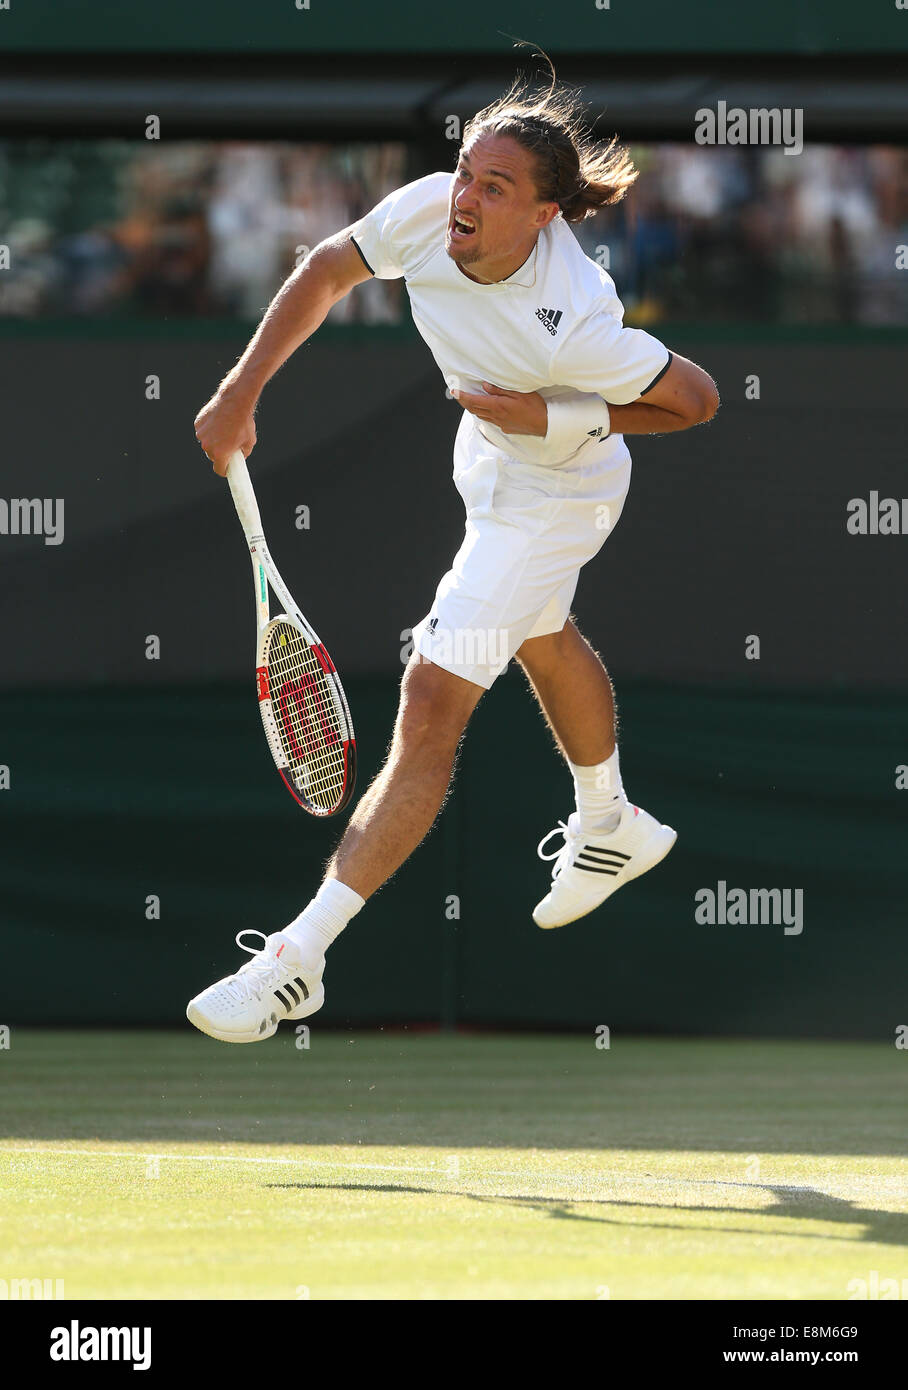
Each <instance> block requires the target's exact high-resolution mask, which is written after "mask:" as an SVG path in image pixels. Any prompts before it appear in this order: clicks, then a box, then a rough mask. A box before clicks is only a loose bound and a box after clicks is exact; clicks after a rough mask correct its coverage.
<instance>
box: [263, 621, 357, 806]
mask: <svg viewBox="0 0 908 1390" xmlns="http://www.w3.org/2000/svg"><path fill="white" fill-rule="evenodd" d="M255 677H256V693H257V695H258V702H259V712H260V714H261V716H262V724H263V726H264V729H265V737H266V739H267V740H268V746H269V748H270V749H271V756H272V757H273V758H274V763H275V766H276V767H277V770H278V772H279V773H280V775H281V778H282V779H283V782H284V785H285V786H286V788H287V790H288V791H289V792H290V795H291V796H292V797H293V799H294V800H295V801H296V802H297V804H298V805H299V806H302V807H303V808H304V810H306V811H309V812H310V813H311V814H312V815H314V816H336V815H337V814H338V812H339V811H342V810H343V809H344V807H345V806H346V805H347V803H348V802H349V800H350V798H351V797H352V795H353V788H354V786H355V784H356V739H355V737H354V734H353V724H352V721H351V719H350V712H349V708H348V706H347V700H346V697H345V695H344V691H343V687H342V686H341V683H340V678H339V677H338V674H337V671H336V670H335V667H334V662H333V661H332V660H331V657H330V656H329V655H328V652H327V650H326V649H325V646H324V644H323V643H322V642H320V641H319V640H318V637H317V636H316V634H315V633H314V632H313V631H312V630H311V629H310V628H309V627H308V626H307V624H306V623H305V622H303V621H302V620H301V618H300V617H299V616H297V615H295V614H290V613H279V614H277V616H276V617H274V618H272V619H271V620H270V621H269V623H268V624H267V626H266V627H265V628H264V629H263V631H262V632H261V634H260V636H259V645H258V660H257V662H256V673H255Z"/></svg>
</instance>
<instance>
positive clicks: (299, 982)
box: [293, 975, 309, 999]
mask: <svg viewBox="0 0 908 1390" xmlns="http://www.w3.org/2000/svg"><path fill="white" fill-rule="evenodd" d="M293 983H294V984H295V985H298V986H299V988H300V989H301V990H302V991H303V998H304V999H308V998H309V991H308V989H307V988H306V986H305V985H304V984H303V982H302V980H301V979H300V977H299V975H297V976H295V977H294V980H293Z"/></svg>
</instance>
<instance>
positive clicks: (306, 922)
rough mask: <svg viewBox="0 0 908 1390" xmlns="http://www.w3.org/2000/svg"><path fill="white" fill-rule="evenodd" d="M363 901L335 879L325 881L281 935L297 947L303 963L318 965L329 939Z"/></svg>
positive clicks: (362, 904) (336, 933)
mask: <svg viewBox="0 0 908 1390" xmlns="http://www.w3.org/2000/svg"><path fill="white" fill-rule="evenodd" d="M365 901H366V900H365V898H361V897H360V896H359V894H358V893H355V892H354V891H353V889H352V888H348V887H347V885H346V883H341V882H340V880H339V879H336V878H328V879H326V880H325V882H324V883H323V884H322V886H321V888H320V889H319V890H318V892H317V893H316V895H315V897H314V898H313V899H312V901H311V903H309V905H308V907H304V908H303V910H302V912H301V913H300V915H299V916H298V917H295V918H294V919H293V921H292V922H291V923H290V925H289V926H287V927H285V928H284V935H285V936H289V937H290V940H291V941H293V942H295V944H296V945H297V946H298V947H299V950H300V955H301V957H302V960H303V964H304V965H306V966H309V967H310V968H311V969H315V968H317V967H318V966H319V965H320V964H321V962H322V961H323V960H324V957H325V952H326V951H327V949H328V947H329V946H330V945H331V943H332V941H334V940H336V939H337V937H339V936H340V934H341V932H342V931H343V930H344V927H345V926H346V925H347V923H348V922H349V921H350V918H351V917H355V916H356V914H357V912H359V910H360V908H361V907H363V906H364V904H365Z"/></svg>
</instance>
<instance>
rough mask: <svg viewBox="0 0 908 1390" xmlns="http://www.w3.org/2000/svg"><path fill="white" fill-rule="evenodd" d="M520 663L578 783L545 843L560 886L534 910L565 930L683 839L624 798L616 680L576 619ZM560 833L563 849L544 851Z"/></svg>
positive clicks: (540, 640)
mask: <svg viewBox="0 0 908 1390" xmlns="http://www.w3.org/2000/svg"><path fill="white" fill-rule="evenodd" d="M517 659H518V660H519V662H520V664H521V666H522V667H523V669H524V671H525V672H526V675H527V678H528V679H529V682H530V685H531V687H532V689H533V692H534V694H535V695H536V698H537V700H538V701H539V704H540V706H541V708H542V711H543V713H544V715H545V717H546V719H547V721H548V724H549V727H550V728H551V730H552V733H553V734H554V736H555V741H556V743H557V744H558V747H559V749H560V751H561V753H562V754H563V756H564V758H565V761H566V762H567V764H568V766H569V768H570V770H571V772H572V774H573V778H574V790H575V794H576V802H577V809H576V810H575V811H574V812H573V813H572V814H571V815H570V816H569V817H568V820H567V822H566V823H565V822H563V821H562V822H559V826H558V828H557V829H556V830H553V831H551V832H550V834H549V835H547V836H546V837H545V839H543V840H542V842H541V843H540V845H539V854H540V858H544V859H554V860H555V865H554V869H553V874H552V887H551V889H550V890H549V892H548V893H547V895H546V896H545V898H543V900H542V902H540V903H539V904H538V905H537V907H536V909H535V911H534V913H533V918H534V920H535V922H536V923H537V925H538V926H540V927H561V926H565V925H566V924H567V923H568V922H573V921H576V919H577V918H578V917H584V916H585V915H586V914H587V913H588V912H592V910H593V909H594V908H596V907H598V906H599V905H600V904H601V903H603V902H604V901H605V900H606V898H609V897H611V895H612V894H613V893H615V892H617V890H618V889H619V888H622V887H623V886H624V884H626V883H629V882H630V881H631V880H632V879H634V878H638V877H639V876H640V875H641V874H643V873H646V871H647V870H648V869H651V868H653V867H654V866H655V865H656V864H658V863H659V862H660V860H662V859H664V858H665V856H666V855H667V854H668V852H669V850H670V849H671V847H672V845H673V844H674V843H675V840H676V838H677V836H676V834H675V831H674V830H672V828H671V827H670V826H667V825H661V824H660V823H659V821H657V820H656V819H655V818H654V817H653V816H651V815H650V814H649V813H648V812H647V811H644V810H642V809H641V808H640V807H639V806H632V805H630V803H629V802H628V800H627V797H626V796H625V794H624V787H623V785H622V782H621V772H620V768H619V765H618V750H617V746H616V741H615V702H614V694H613V691H612V683H611V680H610V679H609V675H608V672H607V671H606V669H605V667H604V666H603V664H602V662H601V661H600V659H599V657H598V656H597V655H596V653H595V652H594V651H593V650H592V648H591V647H590V645H589V643H588V642H587V641H586V640H585V639H584V638H583V637H582V636H581V635H580V633H579V632H578V630H577V628H576V626H575V625H574V623H573V621H571V620H568V622H566V623H565V625H564V627H563V628H562V629H561V630H560V631H558V632H553V633H548V634H546V635H544V636H540V637H531V638H528V639H527V640H526V641H525V642H524V643H523V645H522V646H521V647H520V649H519V651H518V653H517ZM556 834H561V835H563V838H564V845H563V848H561V849H560V850H556V851H555V852H554V853H551V854H543V853H542V850H543V846H544V845H545V844H546V843H547V842H548V840H549V839H550V838H551V836H552V835H556Z"/></svg>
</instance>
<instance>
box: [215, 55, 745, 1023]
mask: <svg viewBox="0 0 908 1390" xmlns="http://www.w3.org/2000/svg"><path fill="white" fill-rule="evenodd" d="M635 178H636V171H635V170H634V167H633V165H632V163H631V161H630V159H629V157H628V155H627V153H626V152H625V151H624V150H623V149H621V148H620V147H618V146H617V145H616V144H615V142H614V141H612V142H611V144H609V145H608V146H596V145H595V144H594V143H593V142H592V141H591V139H590V138H589V136H588V135H587V134H586V132H585V130H584V128H583V126H582V123H581V119H580V113H579V110H578V107H577V104H576V98H575V96H574V94H573V93H571V92H569V91H566V90H564V89H561V88H558V87H557V86H556V84H555V81H554V74H553V78H552V85H551V87H550V88H549V90H547V91H545V92H541V93H533V92H532V91H531V90H530V89H529V88H528V87H527V85H526V84H525V83H516V84H515V85H514V86H512V88H511V90H510V91H509V92H508V93H507V94H506V95H505V96H504V97H502V98H500V99H499V100H498V101H496V102H494V103H493V104H492V105H491V106H489V107H487V108H486V109H485V110H483V111H480V112H479V113H478V114H477V115H476V116H474V117H473V118H472V120H471V121H470V122H469V123H468V124H467V126H466V128H465V130H464V138H463V144H462V148H461V150H460V156H459V160H458V164H457V168H456V171H455V173H454V175H453V176H452V175H450V174H446V173H437V174H430V175H428V176H427V177H426V178H422V179H418V180H417V181H416V182H415V183H411V184H408V185H407V186H406V187H404V188H401V189H399V190H398V191H397V192H395V193H392V194H390V195H389V196H388V197H387V198H385V199H384V200H383V201H382V202H381V203H379V204H378V206H377V207H376V208H374V209H373V211H372V212H370V213H368V215H367V216H365V217H363V218H362V219H361V220H360V221H359V222H357V223H355V224H354V225H353V226H351V227H347V228H345V229H344V230H343V231H341V232H339V233H338V234H337V235H336V236H333V237H330V238H329V239H328V240H326V241H324V242H322V243H321V244H320V245H319V246H317V247H316V248H315V250H314V251H313V252H312V254H311V255H310V256H309V258H308V259H307V260H306V262H305V263H304V264H303V265H302V266H301V267H300V268H299V269H297V270H296V271H295V272H294V273H293V274H292V275H291V276H290V277H289V279H288V280H287V281H286V283H285V284H284V286H283V287H282V289H281V290H280V292H279V293H278V294H277V296H276V298H275V299H274V301H273V303H272V304H271V306H270V308H269V309H268V311H267V313H266V314H265V317H264V319H263V320H262V323H261V324H260V326H259V328H258V330H257V332H256V333H255V335H254V337H253V338H252V341H251V342H250V344H249V347H248V348H247V349H246V351H245V353H244V354H243V356H242V357H241V358H240V360H239V362H238V363H237V365H236V367H234V368H233V370H232V371H231V372H230V373H229V374H228V375H227V377H226V378H225V380H224V381H223V382H222V384H221V386H220V387H219V389H218V391H217V392H216V394H215V395H214V397H213V398H212V399H211V401H209V403H208V404H207V405H206V406H205V408H204V409H203V410H202V411H201V413H200V414H199V416H198V417H197V419H196V435H197V437H198V439H199V441H200V443H201V445H202V448H203V449H204V451H205V453H206V454H207V455H208V457H209V458H210V459H211V460H212V462H213V464H214V468H215V471H216V472H217V473H219V474H222V475H223V474H224V473H225V472H226V468H227V463H228V460H229V458H230V456H231V454H232V453H233V452H234V450H236V449H242V451H243V453H244V454H247V455H248V454H249V452H250V451H251V449H252V448H253V446H254V444H255V439H256V434H255V424H254V420H253V413H254V410H255V407H256V404H257V402H258V399H259V396H260V394H261V391H262V388H263V387H264V385H265V383H266V382H267V381H268V380H269V378H270V377H271V376H273V375H274V373H275V372H276V371H277V370H278V368H279V367H280V366H281V365H282V364H283V363H284V362H285V361H286V360H287V358H288V357H289V356H290V355H291V353H293V352H294V351H295V350H296V348H298V347H299V346H300V344H301V343H303V342H305V340H306V339H307V338H308V337H309V336H310V334H312V333H313V332H314V331H315V330H316V329H317V328H318V326H319V324H321V323H322V321H323V320H324V318H325V316H326V315H327V313H328V311H329V309H330V308H331V306H332V305H333V304H335V303H336V302H337V301H338V300H339V299H341V298H342V297H343V296H344V295H346V294H347V293H349V291H350V290H351V289H352V288H353V286H354V285H357V284H359V283H360V282H361V281H364V280H367V279H368V278H369V277H370V276H373V275H376V276H379V277H380V278H384V279H393V278H400V277H403V279H404V280H405V282H406V285H407V290H408V293H409V295H410V302H411V305H412V310H413V318H414V321H415V323H416V325H417V327H418V329H419V331H420V333H421V334H422V336H423V337H424V338H425V340H426V342H427V343H428V345H429V348H430V349H431V351H432V354H433V356H434V357H435V360H436V362H437V363H438V366H439V368H440V369H441V372H442V374H443V376H444V379H445V381H446V383H447V384H448V387H449V389H450V390H451V392H452V395H453V396H454V397H455V398H456V399H457V401H458V402H459V403H460V404H461V405H462V406H463V407H464V415H463V417H462V419H461V422H460V427H459V429H458V432H457V439H456V443H455V446H454V481H455V484H456V486H457V489H458V491H459V492H460V494H461V497H462V498H463V501H464V504H465V508H466V513H467V522H466V535H465V538H464V541H463V544H462V546H461V548H460V550H459V551H458V552H457V555H456V556H455V557H454V560H453V563H452V565H451V568H450V570H449V571H448V572H447V574H445V575H444V576H443V578H442V579H441V582H440V583H439V585H438V589H437V592H436V595H435V601H434V603H433V605H432V609H431V612H430V613H428V614H427V615H426V617H425V618H424V619H423V620H422V622H421V623H420V624H419V625H418V627H417V628H416V629H415V634H414V635H415V650H414V652H413V656H412V658H411V660H410V662H409V664H408V665H407V668H406V670H405V672H404V677H403V681H402V684H401V695H400V707H399V710H398V714H397V721H396V724H395V728H394V736H393V740H392V743H391V748H390V751H389V754H388V758H387V761H386V762H385V765H384V767H383V768H382V770H381V771H380V772H379V774H378V775H377V777H376V778H375V780H374V781H373V783H372V784H371V786H370V787H369V788H368V789H367V791H366V792H365V794H364V795H363V797H362V798H361V800H360V801H359V803H358V805H357V806H356V809H355V811H354V813H353V815H352V817H351V819H350V822H349V824H348V826H347V829H346V831H345V833H344V835H343V838H342V839H341V842H340V845H339V846H338V848H337V850H336V851H335V853H334V855H333V856H332V858H331V860H330V862H329V864H328V867H327V871H326V876H325V879H324V881H323V883H322V885H321V887H320V888H319V890H318V892H317V893H316V895H315V897H314V898H313V900H312V901H311V902H310V903H309V905H308V906H307V907H306V908H305V909H304V910H303V912H301V913H300V915H299V916H298V917H297V918H296V919H295V920H294V921H293V922H291V923H290V925H289V926H288V927H286V928H285V929H284V930H283V931H278V932H275V933H273V934H272V935H271V936H268V937H267V938H265V939H264V945H263V947H262V949H261V950H256V951H253V950H252V949H251V948H249V947H245V949H246V950H249V951H250V954H251V956H252V959H251V960H249V961H247V962H246V964H245V965H244V966H243V967H242V968H241V969H240V970H239V971H238V973H237V974H235V975H230V976H227V977H226V978H225V979H223V980H220V981H218V982H217V983H216V984H214V985H212V986H211V987H210V988H209V989H207V990H204V991H203V992H202V993H201V994H199V995H197V996H196V998H195V999H193V1000H192V1001H191V1002H190V1004H189V1006H188V1009H187V1013H188V1017H189V1018H190V1020H191V1021H192V1022H193V1023H194V1024H195V1025H196V1027H197V1028H200V1029H201V1030H202V1031H203V1032H205V1033H208V1034H210V1036H211V1037H214V1038H219V1039H221V1040H223V1041H225V1042H239V1043H242V1042H254V1041H257V1040H258V1039H260V1038H265V1037H270V1036H271V1035H272V1034H273V1033H274V1032H275V1031H276V1029H277V1025H278V1023H279V1022H280V1021H281V1020H283V1019H286V1018H289V1019H301V1018H306V1017H307V1016H308V1015H309V1014H312V1013H315V1011H316V1010H317V1009H319V1008H320V1007H321V1005H322V1002H323V1000H324V997H325V996H324V986H323V984H322V973H323V970H324V965H325V951H326V949H327V948H328V947H329V946H330V945H331V943H332V942H333V941H334V940H335V938H336V937H337V936H338V935H339V934H340V932H341V931H343V929H344V927H345V926H346V925H347V923H348V922H349V921H350V919H351V918H352V917H353V916H354V914H355V913H357V912H359V910H360V909H361V908H362V907H363V905H364V903H365V901H366V899H367V898H369V897H370V896H371V895H372V894H373V893H375V892H376V891H377V890H378V889H379V888H380V887H381V885H382V884H383V883H384V882H385V881H386V880H387V879H388V878H389V877H390V876H391V875H392V874H393V873H394V872H395V871H396V870H397V869H398V868H399V867H400V865H401V864H402V863H403V862H404V860H405V859H406V858H407V857H408V855H410V854H411V853H412V851H413V850H414V849H415V848H416V846H417V845H418V844H419V843H420V841H421V840H422V839H423V837H424V836H425V835H426V833H427V832H428V830H429V829H430V827H431V825H432V823H433V821H434V820H435V818H436V816H437V814H438V811H439V808H440V806H441V805H442V802H443V799H444V796H445V793H446V790H447V787H448V784H449V781H450V777H451V770H452V766H453V761H454V755H455V751H456V749H457V745H458V742H459V740H460V738H461V735H462V734H463V732H464V729H465V727H466V725H467V722H468V720H469V718H470V715H471V714H472V712H473V710H474V708H475V707H476V704H477V702H478V700H479V698H480V696H481V695H482V693H483V691H485V690H488V689H490V687H491V686H492V684H493V683H494V681H495V679H496V677H497V676H499V675H500V674H501V672H502V671H503V670H504V669H505V668H506V666H507V664H508V662H509V661H510V660H511V658H512V657H516V658H517V660H518V661H519V662H520V664H521V666H522V667H523V669H524V671H525V672H526V674H527V677H528V679H529V682H530V685H531V687H532V690H533V692H534V694H535V695H536V698H537V699H538V701H539V703H540V705H541V707H542V710H543V712H544V714H545V716H546V718H547V720H548V723H549V725H550V727H551V729H552V732H553V733H554V736H555V739H556V741H557V743H558V746H559V747H560V749H561V751H562V753H563V755H564V758H565V760H566V762H567V765H568V767H569V768H570V771H571V773H572V775H573V781H574V791H575V797H576V808H575V810H574V811H573V812H572V813H571V814H570V816H569V817H568V820H567V822H566V823H565V822H560V823H559V826H558V828H557V829H556V830H555V831H552V832H550V834H552V835H555V834H557V835H560V836H562V837H563V845H562V848H561V849H560V850H558V851H556V852H555V853H554V854H552V853H550V854H547V855H543V854H542V849H543V845H544V844H545V842H546V840H548V838H549V836H546V837H545V840H543V842H542V844H540V846H539V853H540V857H543V858H547V859H548V858H554V859H555V864H554V872H553V875H552V883H551V887H550V889H549V892H548V893H547V894H546V896H545V897H544V898H543V899H542V901H541V902H540V903H539V904H538V905H537V907H536V909H535V911H534V912H533V917H534V919H535V921H536V923H537V924H538V925H539V926H540V927H546V928H548V927H561V926H564V925H565V924H566V923H568V922H573V921H575V920H576V919H577V918H579V917H583V916H585V915H586V914H587V913H588V912H592V911H593V909H594V908H596V907H598V906H599V905H600V904H601V903H603V902H604V901H605V900H606V898H608V897H610V895H611V894H612V893H614V892H616V891H617V889H619V888H621V887H623V886H624V885H625V884H626V883H629V882H630V881H631V880H632V879H634V878H638V877H639V876H640V875H641V874H643V873H645V872H646V871H647V870H648V869H651V868H652V867H653V866H654V865H655V864H658V863H659V861H660V860H661V859H663V858H664V857H665V855H666V854H667V853H668V852H669V850H670V849H671V847H672V845H673V844H674V842H675V838H676V836H675V831H674V830H672V829H671V828H670V827H669V826H667V825H662V824H660V822H659V821H658V820H656V819H654V817H653V816H651V815H649V814H648V813H647V812H646V811H643V810H641V809H640V808H639V807H637V806H634V805H632V804H631V803H630V802H629V801H628V799H627V797H626V796H625V793H624V788H623V785H622V781H621V774H620V771H619V765H618V751H617V747H616V741H615V711H614V702H613V695H612V686H611V682H610V680H609V676H608V674H607V672H606V670H605V668H604V667H603V665H602V663H601V662H600V660H599V657H598V656H597V655H596V654H595V652H594V651H593V650H592V648H591V647H590V646H589V644H588V643H587V641H586V640H585V639H584V638H583V637H582V636H581V635H580V633H579V632H578V630H577V627H576V626H575V624H574V623H573V622H572V621H571V618H570V608H571V602H572V599H573V596H574V591H575V589H576V586H577V579H578V575H579V572H580V569H581V568H582V566H583V565H585V564H586V563H587V561H588V560H590V559H592V557H593V556H594V555H595V554H596V553H597V551H598V550H599V549H600V547H601V546H602V544H603V542H604V541H605V540H606V538H607V537H608V535H609V534H610V533H611V530H612V529H613V528H614V526H615V523H616V522H617V520H618V518H619V516H620V514H621V509H622V507H623V505H624V499H625V497H626V495H627V490H628V484H629V480H630V455H629V453H628V450H627V446H626V445H625V442H624V436H625V435H627V434H662V433H666V432H668V431H671V430H682V429H688V428H689V427H690V426H692V425H696V424H700V423H702V422H703V421H706V420H709V419H710V418H711V417H712V416H713V415H714V414H715V411H716V409H717V408H718V403H719V400H718V394H717V391H716V387H715V385H714V383H713V381H712V379H711V378H710V377H709V376H708V375H707V374H706V372H704V371H702V370H701V369H700V368H699V367H697V366H695V365H694V364H693V363H692V362H689V361H687V360H686V359H684V358H683V357H679V356H678V355H677V354H674V355H673V354H672V353H670V352H669V351H668V349H667V348H665V347H664V346H663V345H662V343H660V342H659V341H658V340H657V339H656V338H653V337H651V336H650V335H649V334H648V333H644V332H642V331H640V330H637V329H630V328H625V327H623V324H622V317H623V309H622V305H621V303H620V301H619V300H618V298H617V296H616V293H615V286H614V284H613V282H612V280H611V278H610V277H609V276H608V275H607V274H606V273H605V271H604V270H602V269H601V268H600V267H599V266H598V265H596V264H595V263H594V262H593V261H591V260H590V259H589V258H588V257H587V256H585V255H584V253H583V252H582V251H581V249H580V246H579V243H578V242H577V240H576V238H575V237H574V235H573V233H572V232H571V230H570V226H569V224H570V223H572V222H579V221H581V220H582V219H583V218H584V217H586V216H588V215H589V214H591V213H593V212H595V211H596V210H597V209H598V208H600V207H603V206H604V205H606V204H610V203H614V202H617V201H618V200H619V199H620V198H622V197H623V196H624V194H625V192H626V191H627V189H628V188H629V187H630V185H631V184H632V183H633V181H634V179H635ZM241 935H242V933H241ZM260 935H261V934H260ZM240 944H242V943H240Z"/></svg>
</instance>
